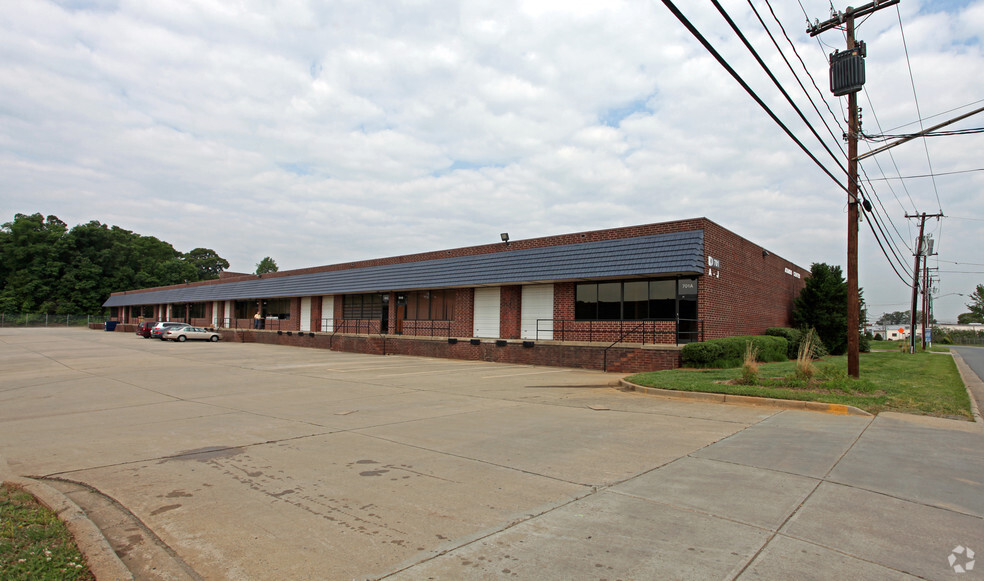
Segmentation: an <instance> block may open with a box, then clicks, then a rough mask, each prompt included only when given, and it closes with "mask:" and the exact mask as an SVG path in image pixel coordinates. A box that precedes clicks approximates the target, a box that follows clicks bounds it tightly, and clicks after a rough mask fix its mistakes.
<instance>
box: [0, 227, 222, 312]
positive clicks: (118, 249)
mask: <svg viewBox="0 0 984 581" xmlns="http://www.w3.org/2000/svg"><path fill="white" fill-rule="evenodd" d="M228 266H229V263H228V262H226V260H225V259H223V258H222V257H220V256H219V255H218V254H216V253H215V251H213V250H210V249H207V248H196V249H195V250H192V251H191V252H189V253H188V254H182V253H181V252H178V251H177V250H175V249H174V247H173V246H171V245H170V244H168V243H167V242H164V241H161V240H158V239H157V238H154V237H153V236H141V235H140V234H135V233H133V232H131V231H129V230H124V229H123V228H120V227H118V226H107V225H106V224H100V223H99V222H97V221H95V220H93V221H91V222H89V223H87V224H80V225H78V226H75V227H73V228H72V229H71V230H69V229H68V226H67V225H66V224H65V223H64V222H62V221H61V220H59V219H58V218H57V217H56V216H47V217H44V216H42V215H41V214H31V215H27V214H17V215H16V216H15V217H14V219H13V221H11V222H7V223H5V224H3V225H2V226H0V310H3V311H5V312H8V313H11V312H28V313H38V312H44V313H52V314H99V313H100V312H102V310H103V309H102V303H103V302H104V301H105V300H106V297H108V296H109V295H110V293H112V292H115V291H122V290H127V289H132V288H146V287H154V286H167V285H171V284H179V283H183V282H194V281H197V280H201V279H202V278H216V277H217V276H218V274H217V273H218V271H219V270H221V269H222V268H228ZM213 273H214V274H213Z"/></svg>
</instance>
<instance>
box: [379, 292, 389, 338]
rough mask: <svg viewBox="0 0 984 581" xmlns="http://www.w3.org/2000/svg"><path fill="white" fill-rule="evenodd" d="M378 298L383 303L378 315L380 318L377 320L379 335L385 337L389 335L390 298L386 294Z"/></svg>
mask: <svg viewBox="0 0 984 581" xmlns="http://www.w3.org/2000/svg"><path fill="white" fill-rule="evenodd" d="M379 298H380V299H381V301H382V303H383V308H382V313H380V315H381V316H380V320H379V333H380V334H382V335H386V334H388V333H389V320H390V306H389V302H390V296H389V295H388V294H381V295H379Z"/></svg>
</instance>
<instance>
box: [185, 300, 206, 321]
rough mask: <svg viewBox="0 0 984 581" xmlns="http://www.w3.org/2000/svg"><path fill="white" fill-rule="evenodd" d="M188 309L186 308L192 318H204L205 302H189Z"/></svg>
mask: <svg viewBox="0 0 984 581" xmlns="http://www.w3.org/2000/svg"><path fill="white" fill-rule="evenodd" d="M190 307H191V308H190V309H189V310H188V316H189V317H191V318H192V319H204V318H205V303H191V305H190Z"/></svg>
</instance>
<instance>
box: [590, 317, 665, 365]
mask: <svg viewBox="0 0 984 581" xmlns="http://www.w3.org/2000/svg"><path fill="white" fill-rule="evenodd" d="M645 324H646V322H645V321H642V322H640V323H639V324H638V325H636V326H635V327H632V329H631V330H629V331H627V332H623V333H622V334H621V335H619V336H618V339H615V342H614V343H612V344H611V345H609V346H608V347H605V351H604V353H603V354H602V362H601V370H602V371H606V372H607V371H608V350H609V349H611V348H612V347H614V346H615V345H616V344H618V343H621V342H622V339H624V338H625V334H626V333H632V332H634V331H635V330H636V329H638V328H639V327H643V330H642V331H643V333H642V338H643V343H645V339H646V329H645ZM655 338H656V336H655V335H653V339H655Z"/></svg>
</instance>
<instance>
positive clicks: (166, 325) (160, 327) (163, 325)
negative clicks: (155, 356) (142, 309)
mask: <svg viewBox="0 0 984 581" xmlns="http://www.w3.org/2000/svg"><path fill="white" fill-rule="evenodd" d="M187 326H188V323H182V322H181V321H163V322H160V323H157V324H156V325H154V326H153V327H152V328H151V329H150V337H151V338H152V339H160V340H161V341H163V340H164V331H167V330H168V329H170V328H172V327H187Z"/></svg>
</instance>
